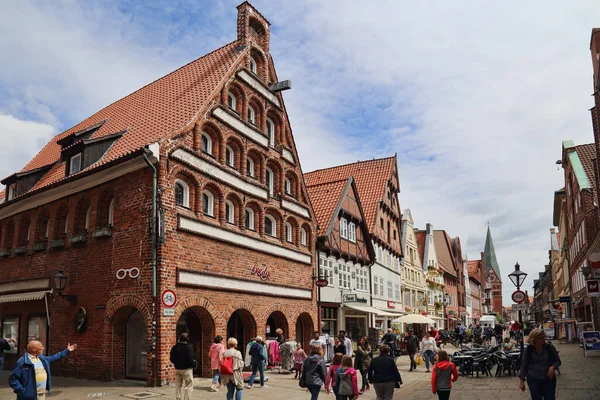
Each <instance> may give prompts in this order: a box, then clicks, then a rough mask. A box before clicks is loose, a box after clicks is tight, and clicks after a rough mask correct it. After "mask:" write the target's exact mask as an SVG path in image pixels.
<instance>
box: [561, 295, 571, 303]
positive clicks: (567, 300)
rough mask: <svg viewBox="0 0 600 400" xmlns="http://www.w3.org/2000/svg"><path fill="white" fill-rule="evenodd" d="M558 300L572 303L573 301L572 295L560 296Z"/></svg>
mask: <svg viewBox="0 0 600 400" xmlns="http://www.w3.org/2000/svg"><path fill="white" fill-rule="evenodd" d="M558 301H560V302H561V303H570V302H571V296H560V297H559V298H558Z"/></svg>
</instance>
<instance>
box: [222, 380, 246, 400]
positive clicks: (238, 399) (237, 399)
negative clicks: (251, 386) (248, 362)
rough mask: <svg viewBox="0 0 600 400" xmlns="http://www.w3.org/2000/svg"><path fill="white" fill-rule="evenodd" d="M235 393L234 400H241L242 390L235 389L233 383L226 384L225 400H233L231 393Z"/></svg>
mask: <svg viewBox="0 0 600 400" xmlns="http://www.w3.org/2000/svg"><path fill="white" fill-rule="evenodd" d="M234 392H235V400H242V394H243V393H244V389H243V388H242V389H238V388H236V387H235V383H233V381H232V380H231V381H229V382H227V397H226V398H227V400H233V393H234Z"/></svg>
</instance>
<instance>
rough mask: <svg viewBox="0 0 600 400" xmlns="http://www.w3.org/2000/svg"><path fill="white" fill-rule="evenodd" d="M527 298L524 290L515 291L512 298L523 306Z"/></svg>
mask: <svg viewBox="0 0 600 400" xmlns="http://www.w3.org/2000/svg"><path fill="white" fill-rule="evenodd" d="M525 296H526V295H525V292H524V291H522V290H515V291H514V292H513V294H512V296H511V297H512V300H513V301H514V302H515V303H518V304H521V303H522V302H524V301H525Z"/></svg>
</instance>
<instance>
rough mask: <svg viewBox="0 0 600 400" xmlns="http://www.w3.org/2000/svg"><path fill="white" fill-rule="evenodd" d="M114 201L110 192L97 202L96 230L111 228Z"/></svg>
mask: <svg viewBox="0 0 600 400" xmlns="http://www.w3.org/2000/svg"><path fill="white" fill-rule="evenodd" d="M114 207H115V199H114V197H113V196H112V194H111V193H110V192H106V193H103V194H102V197H101V198H100V201H99V202H98V209H97V216H96V229H104V228H108V227H112V225H113V219H114V218H113V213H114Z"/></svg>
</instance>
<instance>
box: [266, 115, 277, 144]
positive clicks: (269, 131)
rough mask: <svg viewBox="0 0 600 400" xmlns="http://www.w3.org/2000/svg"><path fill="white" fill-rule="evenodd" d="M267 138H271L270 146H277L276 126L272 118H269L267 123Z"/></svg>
mask: <svg viewBox="0 0 600 400" xmlns="http://www.w3.org/2000/svg"><path fill="white" fill-rule="evenodd" d="M269 126H270V127H271V129H269ZM266 130H267V137H268V138H269V146H271V147H274V146H275V124H274V123H273V121H272V120H271V119H270V118H267V123H266Z"/></svg>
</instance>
